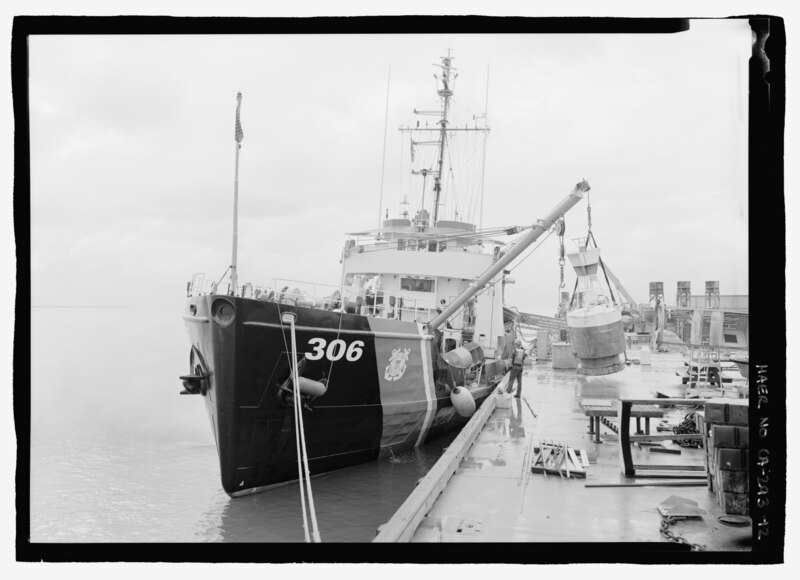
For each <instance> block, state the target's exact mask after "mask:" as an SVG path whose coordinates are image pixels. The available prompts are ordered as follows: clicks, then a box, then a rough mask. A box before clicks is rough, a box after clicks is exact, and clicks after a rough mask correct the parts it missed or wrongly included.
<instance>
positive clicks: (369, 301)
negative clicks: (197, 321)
mask: <svg viewBox="0 0 800 580" xmlns="http://www.w3.org/2000/svg"><path fill="white" fill-rule="evenodd" d="M208 294H230V287H229V285H226V284H222V283H221V282H217V281H214V280H209V279H207V278H206V277H205V274H202V273H199V274H194V275H193V276H192V279H191V281H190V282H189V283H188V284H187V296H200V295H208ZM234 294H235V295H236V296H241V297H242V298H250V299H255V300H264V301H271V302H278V303H280V304H292V305H295V306H303V307H306V308H320V309H324V310H333V311H339V310H344V311H346V312H350V313H353V314H361V315H363V316H372V317H375V318H394V319H398V320H407V321H410V322H428V321H429V320H430V319H431V318H433V317H434V316H435V315H436V314H437V313H438V310H437V309H436V308H434V307H433V306H432V305H431V301H427V300H424V301H423V300H419V299H418V298H415V297H411V296H408V295H406V294H402V293H399V292H385V291H378V292H377V293H375V292H368V291H367V290H366V289H364V288H358V287H355V286H341V287H340V286H335V285H333V284H320V283H317V282H308V281H304V280H292V279H288V278H274V279H273V280H271V281H270V282H269V283H268V284H266V285H256V284H251V283H249V282H246V283H244V284H242V285H241V286H238V287H237V288H236V292H234Z"/></svg>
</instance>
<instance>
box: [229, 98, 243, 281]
mask: <svg viewBox="0 0 800 580" xmlns="http://www.w3.org/2000/svg"><path fill="white" fill-rule="evenodd" d="M241 106H242V93H236V133H235V137H234V138H235V139H236V170H235V176H234V181H233V255H232V256H231V290H230V293H231V296H236V287H237V285H238V278H237V275H236V253H237V244H238V239H239V150H240V149H241V148H242V139H243V138H244V133H243V132H242V124H241V121H240V119H239V111H240V109H241Z"/></svg>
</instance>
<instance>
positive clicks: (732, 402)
mask: <svg viewBox="0 0 800 580" xmlns="http://www.w3.org/2000/svg"><path fill="white" fill-rule="evenodd" d="M748 403H749V400H748V399H709V400H708V401H706V407H705V420H706V423H709V424H716V425H744V426H747V425H748V424H749V422H750V418H749V416H750V406H749V404H748Z"/></svg>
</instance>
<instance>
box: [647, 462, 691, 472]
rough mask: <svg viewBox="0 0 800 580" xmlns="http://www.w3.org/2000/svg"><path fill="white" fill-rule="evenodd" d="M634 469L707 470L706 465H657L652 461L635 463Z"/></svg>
mask: <svg viewBox="0 0 800 580" xmlns="http://www.w3.org/2000/svg"><path fill="white" fill-rule="evenodd" d="M633 468H634V469H646V470H648V471H705V470H706V466H705V465H655V464H652V463H647V464H640V463H634V464H633Z"/></svg>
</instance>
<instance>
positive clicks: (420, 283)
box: [400, 278, 436, 292]
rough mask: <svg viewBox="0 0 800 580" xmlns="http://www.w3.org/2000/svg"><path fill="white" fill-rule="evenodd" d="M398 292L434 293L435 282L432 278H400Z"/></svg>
mask: <svg viewBox="0 0 800 580" xmlns="http://www.w3.org/2000/svg"><path fill="white" fill-rule="evenodd" d="M400 290H401V291H403V290H405V291H407V292H436V280H434V279H432V278H428V279H425V278H400Z"/></svg>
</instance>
